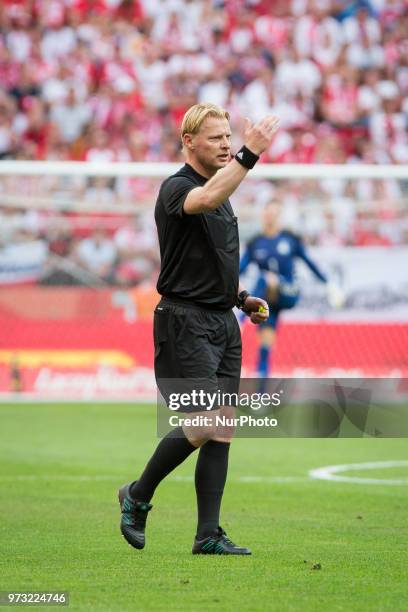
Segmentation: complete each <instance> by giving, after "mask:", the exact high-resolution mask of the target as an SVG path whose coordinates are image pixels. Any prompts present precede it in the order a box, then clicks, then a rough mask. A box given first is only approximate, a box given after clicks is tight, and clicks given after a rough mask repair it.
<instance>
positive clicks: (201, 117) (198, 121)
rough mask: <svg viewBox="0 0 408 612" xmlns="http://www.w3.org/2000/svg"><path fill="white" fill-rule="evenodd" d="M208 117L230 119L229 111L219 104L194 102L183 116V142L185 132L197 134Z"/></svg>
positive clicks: (181, 133)
mask: <svg viewBox="0 0 408 612" xmlns="http://www.w3.org/2000/svg"><path fill="white" fill-rule="evenodd" d="M207 117H217V118H218V119H227V120H228V121H229V118H230V116H229V112H228V111H226V110H224V109H223V108H221V106H217V104H211V103H210V102H206V103H205V104H194V106H191V107H190V108H189V109H188V111H187V112H186V114H185V115H184V117H183V121H182V124H181V130H180V135H181V143H182V144H183V136H184V134H197V132H199V131H200V127H201V125H202V124H203V122H204V121H205V119H207Z"/></svg>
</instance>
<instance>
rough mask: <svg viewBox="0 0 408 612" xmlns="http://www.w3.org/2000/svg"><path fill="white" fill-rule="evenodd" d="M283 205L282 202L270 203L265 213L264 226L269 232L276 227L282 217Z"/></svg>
mask: <svg viewBox="0 0 408 612" xmlns="http://www.w3.org/2000/svg"><path fill="white" fill-rule="evenodd" d="M281 210H282V205H281V204H280V202H270V203H269V204H268V205H267V206H266V207H265V209H264V211H263V226H264V229H265V230H267V229H269V228H271V227H275V225H276V224H277V223H278V221H279V218H280V215H281Z"/></svg>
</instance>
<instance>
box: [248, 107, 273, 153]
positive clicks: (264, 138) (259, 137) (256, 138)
mask: <svg viewBox="0 0 408 612" xmlns="http://www.w3.org/2000/svg"><path fill="white" fill-rule="evenodd" d="M278 127H279V119H278V118H277V117H275V116H274V115H268V116H267V117H265V118H264V119H262V120H261V121H258V123H255V125H253V124H252V121H251V120H250V119H248V118H246V119H245V131H244V142H245V146H246V147H247V148H248V149H249V150H250V151H252V153H255V155H258V156H259V155H261V153H263V152H264V151H266V149H267V148H268V147H269V145H270V144H271V142H272V139H273V137H274V135H275V133H276V132H277V130H278Z"/></svg>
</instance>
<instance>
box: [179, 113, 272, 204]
mask: <svg viewBox="0 0 408 612" xmlns="http://www.w3.org/2000/svg"><path fill="white" fill-rule="evenodd" d="M277 129H278V119H277V118H276V117H274V116H270V117H266V118H265V119H263V120H262V121H260V122H259V123H257V124H256V125H254V126H253V125H252V124H251V122H249V121H248V122H247V127H246V130H245V138H244V142H245V146H246V147H247V148H248V149H249V150H250V151H252V153H254V154H255V155H260V154H261V153H263V152H264V151H265V150H266V149H267V148H268V147H269V145H270V143H271V141H272V138H273V135H274V134H275V132H276V130H277ZM247 173H248V169H247V168H245V167H244V166H242V165H241V164H240V163H239V162H237V161H236V159H232V160H231V161H230V163H229V164H228V165H227V166H225V168H222V169H221V170H218V172H217V173H216V174H215V175H214V176H212V177H211V178H210V179H209V180H208V181H207V182H206V184H205V185H203V187H196V188H195V189H192V190H191V191H190V192H189V194H188V196H187V198H186V200H185V202H184V207H183V208H184V212H185V213H186V214H188V215H196V214H198V213H205V212H211V211H212V210H215V209H216V208H218V207H219V206H221V204H222V203H223V202H225V200H227V199H228V198H229V197H230V196H231V195H232V194H233V193H234V191H235V190H236V189H237V187H238V185H239V184H240V183H241V181H242V180H243V179H244V178H245V177H246V175H247Z"/></svg>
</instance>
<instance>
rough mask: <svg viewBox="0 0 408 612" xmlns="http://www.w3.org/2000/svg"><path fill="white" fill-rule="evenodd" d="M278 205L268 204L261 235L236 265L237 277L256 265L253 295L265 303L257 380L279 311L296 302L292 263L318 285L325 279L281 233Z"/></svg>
mask: <svg viewBox="0 0 408 612" xmlns="http://www.w3.org/2000/svg"><path fill="white" fill-rule="evenodd" d="M281 207H282V205H281V204H280V203H279V202H276V201H272V202H270V203H268V204H267V205H266V207H265V210H264V214H263V233H262V234H258V235H257V236H255V237H254V238H253V239H252V240H251V241H250V242H249V243H248V245H247V248H246V251H245V253H244V254H243V256H242V258H241V262H240V274H243V273H244V272H245V271H246V269H247V268H248V266H249V264H251V263H252V264H256V265H257V267H258V277H257V282H256V287H255V288H254V295H258V296H260V297H261V298H263V299H264V300H266V301H267V302H268V305H269V318H268V319H267V320H266V321H264V322H262V323H261V324H260V325H259V326H258V333H259V336H260V346H259V353H258V363H257V371H258V375H259V377H260V378H267V377H268V375H269V372H270V366H271V351H272V347H273V344H274V341H275V334H276V327H277V324H278V319H279V315H280V313H281V312H282V310H287V309H290V308H293V307H294V306H295V305H296V304H297V302H298V301H299V298H300V287H299V283H298V280H297V277H296V270H295V264H296V259H301V260H303V261H304V262H305V264H306V265H307V266H308V267H309V269H310V270H311V271H312V272H313V274H314V275H315V276H316V277H317V278H318V279H319V280H320V281H321V282H322V283H326V284H328V279H327V277H326V275H325V274H323V272H322V271H321V270H320V269H319V267H318V266H317V265H316V264H315V263H314V262H313V261H312V259H310V257H309V255H308V254H307V252H306V249H305V246H304V244H303V242H302V240H301V238H300V237H299V236H297V235H296V234H294V233H292V232H291V231H288V230H284V229H281V228H280V226H279V219H280V213H281Z"/></svg>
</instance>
